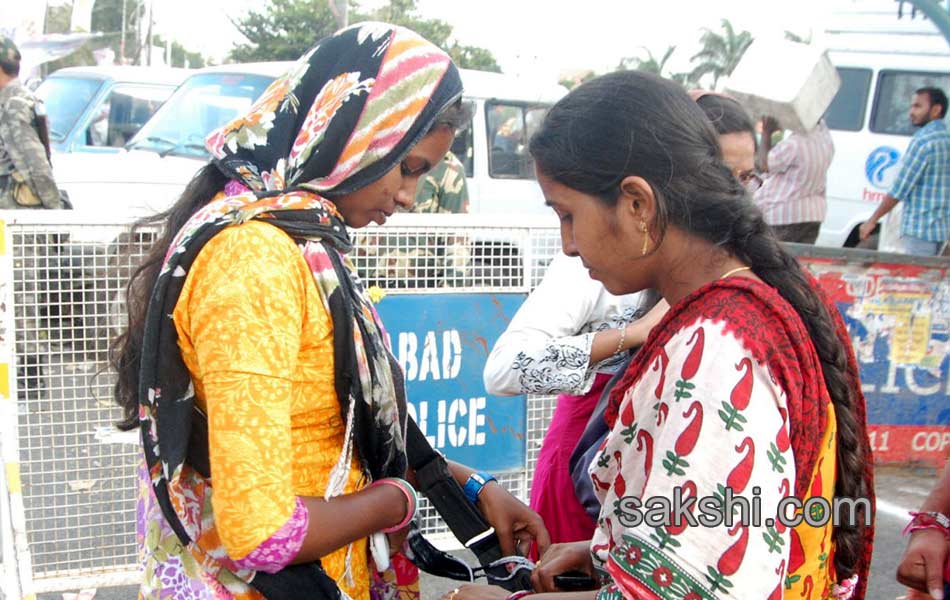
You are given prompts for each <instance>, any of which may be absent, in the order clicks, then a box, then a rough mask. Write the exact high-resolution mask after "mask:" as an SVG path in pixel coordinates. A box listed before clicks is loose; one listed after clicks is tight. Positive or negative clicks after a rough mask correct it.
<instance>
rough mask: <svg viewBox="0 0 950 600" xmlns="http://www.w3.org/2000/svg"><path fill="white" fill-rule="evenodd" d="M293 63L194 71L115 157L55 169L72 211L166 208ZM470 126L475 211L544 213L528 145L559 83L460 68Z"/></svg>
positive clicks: (465, 147) (76, 159)
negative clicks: (210, 140) (220, 135)
mask: <svg viewBox="0 0 950 600" xmlns="http://www.w3.org/2000/svg"><path fill="white" fill-rule="evenodd" d="M289 66H290V63H286V62H275V63H250V64H236V65H224V66H218V67H209V68H205V69H201V70H198V71H196V72H194V73H193V74H192V75H191V76H190V77H189V78H188V79H187V80H186V81H185V82H184V83H183V84H182V85H181V87H180V88H178V90H177V91H176V92H175V94H174V95H172V96H171V97H170V98H169V99H168V101H167V102H166V103H165V104H164V105H163V106H162V107H161V108H160V109H159V110H158V111H157V112H156V113H155V115H154V116H153V118H152V119H150V120H149V122H148V123H147V124H146V125H145V126H143V127H142V129H141V130H140V131H139V132H138V133H137V134H136V135H135V137H134V138H132V139H131V140H130V141H129V143H128V144H127V145H126V148H125V149H124V150H120V151H118V155H117V156H110V157H109V159H108V160H103V158H102V157H97V156H78V155H76V156H71V157H70V158H69V160H68V161H59V162H57V164H56V177H57V182H58V183H59V184H60V186H61V187H62V188H64V189H65V190H66V191H68V192H69V196H70V199H71V200H72V203H73V206H74V207H75V209H76V210H80V211H102V213H103V214H109V215H120V214H129V215H135V216H141V215H145V214H151V213H154V212H157V211H160V210H162V209H164V208H167V207H168V206H170V205H171V204H172V203H173V202H174V200H175V199H176V198H177V196H178V195H179V193H180V192H181V190H182V189H184V186H185V184H187V183H188V181H189V180H190V178H191V177H192V175H193V174H194V172H195V171H196V170H197V169H198V168H199V167H200V166H201V165H202V164H203V163H204V162H205V161H207V160H208V158H209V157H208V154H207V152H206V151H205V148H204V139H205V137H206V136H207V135H208V134H209V133H210V132H211V131H212V130H214V129H216V128H218V127H220V126H221V125H223V124H225V123H227V122H228V121H230V120H231V119H233V118H235V117H237V116H238V115H240V114H241V113H242V112H243V111H245V110H246V109H247V108H249V107H250V105H251V104H252V103H253V102H254V100H255V99H257V97H258V96H259V95H260V94H261V93H262V92H263V91H264V89H265V88H266V87H267V86H268V85H269V84H270V83H271V82H272V81H273V80H274V79H276V78H277V77H278V76H279V75H281V74H283V73H284V72H285V71H286V70H287V69H288V68H289ZM462 80H463V83H464V85H465V90H466V92H465V101H466V102H471V103H473V104H474V106H473V108H474V111H473V121H472V126H471V127H469V128H468V129H467V130H465V131H464V132H463V133H462V134H461V135H459V136H458V138H457V139H456V141H455V144H454V145H453V151H454V152H455V154H456V155H457V156H459V157H460V159H461V160H462V161H463V162H464V163H465V167H466V174H467V175H468V184H469V193H470V196H471V198H470V210H471V211H472V212H478V213H506V214H511V213H512V212H521V213H532V212H533V213H539V212H545V210H546V209H545V207H544V200H543V198H542V196H541V192H540V190H539V189H538V187H537V185H536V184H535V183H534V181H533V179H534V167H533V165H532V163H531V160H530V157H529V156H528V152H527V141H528V138H529V136H530V134H531V133H532V132H533V130H534V128H535V127H536V126H537V124H538V123H539V122H540V120H541V117H542V116H543V113H544V111H545V110H546V109H547V107H548V106H550V105H551V104H553V103H554V102H556V101H557V100H558V99H559V98H560V97H561V96H562V95H564V94H565V93H566V91H567V90H565V89H564V88H563V87H562V86H560V85H557V84H554V83H551V84H549V85H539V84H537V82H530V81H524V80H522V79H520V78H514V77H510V76H505V75H500V74H498V73H486V72H480V71H469V70H463V71H462Z"/></svg>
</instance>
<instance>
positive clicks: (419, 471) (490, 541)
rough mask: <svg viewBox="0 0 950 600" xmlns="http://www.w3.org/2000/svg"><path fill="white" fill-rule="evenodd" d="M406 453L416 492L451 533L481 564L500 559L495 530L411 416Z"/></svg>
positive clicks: (499, 548) (499, 547)
mask: <svg viewBox="0 0 950 600" xmlns="http://www.w3.org/2000/svg"><path fill="white" fill-rule="evenodd" d="M406 454H408V456H409V465H410V466H411V467H412V468H413V470H415V472H416V481H417V482H418V484H419V491H421V492H422V493H423V494H425V496H426V498H428V499H429V502H431V503H432V506H434V507H435V509H436V510H437V511H438V512H439V515H441V517H442V519H443V520H444V521H445V524H446V525H448V526H449V529H451V530H452V534H453V535H455V537H456V538H458V540H459V541H460V542H462V544H464V545H465V547H466V548H469V549H471V550H472V552H474V553H475V555H476V556H477V557H478V561H479V562H480V563H481V564H483V565H486V564H488V563H490V562H492V561H495V560H498V559H499V558H501V556H502V554H501V546H500V545H499V544H498V537H497V536H496V535H495V530H494V529H493V528H492V526H491V525H489V524H488V522H487V521H486V520H485V517H483V516H482V513H480V512H478V509H477V508H476V507H475V506H474V505H473V504H472V503H471V502H469V500H468V498H467V497H466V496H465V492H463V491H462V486H460V485H459V484H458V482H457V481H455V478H454V477H452V473H451V472H450V471H449V466H448V463H446V462H445V457H443V456H442V455H441V454H439V453H438V452H436V451H435V450H434V449H433V448H432V446H431V445H430V444H429V440H427V439H426V438H425V436H424V435H423V434H422V431H421V430H420V429H419V426H418V425H417V424H416V422H415V421H413V420H412V419H409V426H408V431H407V434H406Z"/></svg>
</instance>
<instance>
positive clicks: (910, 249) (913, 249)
mask: <svg viewBox="0 0 950 600" xmlns="http://www.w3.org/2000/svg"><path fill="white" fill-rule="evenodd" d="M901 242H902V243H903V244H904V253H905V254H913V255H915V256H937V253H938V252H940V247H941V246H943V244H942V243H941V242H931V241H928V240H922V239H920V238H915V237H910V236H903V237H901Z"/></svg>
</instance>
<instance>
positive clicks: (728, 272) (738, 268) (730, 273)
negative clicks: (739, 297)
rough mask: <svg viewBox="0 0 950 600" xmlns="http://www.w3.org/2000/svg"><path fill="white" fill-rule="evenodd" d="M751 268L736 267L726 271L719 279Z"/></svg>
mask: <svg viewBox="0 0 950 600" xmlns="http://www.w3.org/2000/svg"><path fill="white" fill-rule="evenodd" d="M751 270H752V267H737V268H735V269H733V270H731V271H726V273H725V274H724V275H723V276H722V277H720V278H719V279H725V278H726V277H729V276H730V275H735V274H736V273H738V272H740V271H751Z"/></svg>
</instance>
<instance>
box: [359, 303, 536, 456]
mask: <svg viewBox="0 0 950 600" xmlns="http://www.w3.org/2000/svg"><path fill="white" fill-rule="evenodd" d="M524 299H525V294H489V293H470V294H406V295H396V294H393V295H388V296H386V297H385V298H383V299H382V300H381V301H380V302H379V304H378V305H377V307H376V308H377V310H378V311H379V314H380V317H381V318H382V321H383V323H384V324H385V326H386V331H387V333H388V334H389V338H390V340H391V342H392V349H393V353H394V354H395V355H396V358H397V359H398V360H399V364H400V365H401V366H402V368H403V372H404V373H405V375H406V392H407V397H408V400H409V414H410V416H412V417H413V418H414V419H415V420H416V423H418V424H419V428H420V429H422V433H423V434H425V436H426V437H427V438H428V440H429V443H430V444H432V446H433V447H434V448H436V449H437V450H439V451H441V452H443V453H444V454H445V455H446V456H447V457H448V458H449V459H451V460H456V461H459V462H461V463H464V464H467V465H470V466H472V467H474V468H478V469H484V470H487V471H492V472H503V471H512V470H518V469H523V468H524V465H525V432H526V415H525V412H526V399H525V396H514V397H502V396H492V395H490V394H488V393H487V392H486V391H485V385H484V383H483V382H482V371H483V370H484V368H485V362H486V360H487V359H488V354H489V353H490V352H491V349H492V347H493V346H494V344H495V341H496V340H497V339H498V337H499V336H501V334H502V332H504V330H505V328H506V327H507V326H508V322H509V321H510V320H511V317H513V316H514V314H515V312H516V311H517V310H518V307H520V306H521V303H522V302H524Z"/></svg>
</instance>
